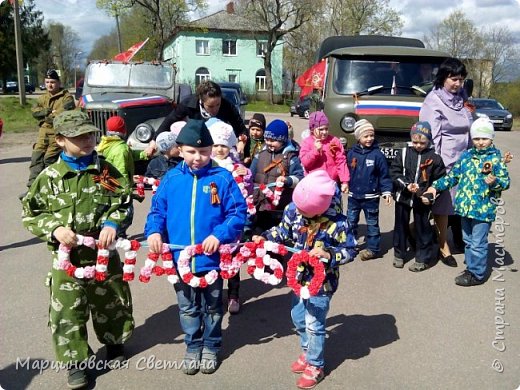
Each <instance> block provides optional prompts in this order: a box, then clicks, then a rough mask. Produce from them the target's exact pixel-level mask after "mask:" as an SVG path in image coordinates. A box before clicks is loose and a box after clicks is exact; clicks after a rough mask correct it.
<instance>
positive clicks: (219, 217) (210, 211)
mask: <svg viewBox="0 0 520 390" xmlns="http://www.w3.org/2000/svg"><path fill="white" fill-rule="evenodd" d="M177 144H178V145H179V148H180V150H181V155H182V157H183V158H184V161H183V162H181V163H180V164H178V165H177V166H176V167H175V168H174V169H171V170H169V171H168V172H167V173H166V175H165V176H164V178H163V180H162V181H161V185H160V186H159V187H158V189H157V193H156V194H155V196H154V197H153V199H152V205H151V209H150V212H149V214H148V217H147V220H146V226H145V236H146V237H147V239H148V244H149V246H150V250H151V251H152V252H155V253H160V252H161V247H162V243H163V238H166V237H168V239H169V242H170V243H171V244H177V245H186V246H189V245H195V244H199V243H202V248H203V249H204V254H203V255H200V256H194V257H192V258H191V260H190V262H191V264H190V269H191V271H192V272H193V274H194V275H195V276H202V275H204V274H206V273H208V272H210V271H212V270H218V269H219V263H220V256H219V253H218V248H219V246H220V244H226V243H231V242H233V241H236V240H238V238H239V237H240V234H241V233H242V230H243V229H244V225H245V221H246V216H247V206H246V202H245V200H244V197H243V196H242V194H241V193H240V189H239V188H238V185H237V184H236V182H235V180H234V179H233V176H232V175H231V173H230V172H229V171H227V170H226V169H225V168H221V167H219V166H218V165H217V164H216V163H213V162H212V160H211V152H212V145H213V140H212V138H211V135H210V133H209V130H208V128H207V127H206V125H205V123H204V121H202V120H196V119H190V120H189V121H188V122H187V123H186V125H185V126H184V127H183V128H182V130H181V132H180V133H179V136H178V137H177ZM179 253H180V251H179V250H177V251H173V255H174V261H175V263H176V264H177V262H178V260H179ZM222 285H223V281H222V279H221V278H218V279H217V280H216V281H215V282H214V283H213V284H209V285H208V286H207V287H205V288H203V287H196V288H195V287H191V286H190V285H189V284H186V283H184V282H183V281H182V279H181V280H180V281H179V283H177V284H175V291H176V293H177V302H178V305H179V314H180V323H181V327H182V329H183V331H184V333H185V334H186V336H185V343H186V354H185V356H184V360H183V372H184V373H185V374H188V375H194V374H196V373H197V372H198V371H199V369H200V371H201V372H202V373H204V374H212V373H214V372H215V371H216V370H217V367H218V360H217V357H218V356H217V355H218V352H219V350H220V348H221V342H222V315H223V305H222Z"/></svg>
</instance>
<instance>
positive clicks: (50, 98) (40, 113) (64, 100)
mask: <svg viewBox="0 0 520 390" xmlns="http://www.w3.org/2000/svg"><path fill="white" fill-rule="evenodd" d="M75 108H76V102H75V101H74V96H72V95H71V94H70V93H69V91H67V90H66V89H62V90H61V91H59V92H58V93H57V94H56V95H51V94H50V93H49V91H46V92H45V93H44V94H43V95H41V96H40V97H38V99H37V100H36V103H35V104H34V105H33V107H32V109H31V111H32V115H33V117H34V118H36V119H37V120H38V126H40V127H47V128H50V129H52V122H53V121H54V118H55V117H56V116H57V115H58V114H60V113H62V112H63V111H65V110H74V109H75ZM53 111H55V112H54V113H53Z"/></svg>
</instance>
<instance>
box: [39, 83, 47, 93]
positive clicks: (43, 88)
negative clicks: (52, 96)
mask: <svg viewBox="0 0 520 390" xmlns="http://www.w3.org/2000/svg"><path fill="white" fill-rule="evenodd" d="M46 89H47V88H45V83H41V84H40V91H45V90H46Z"/></svg>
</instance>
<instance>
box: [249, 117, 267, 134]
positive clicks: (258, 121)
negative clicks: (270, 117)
mask: <svg viewBox="0 0 520 390" xmlns="http://www.w3.org/2000/svg"><path fill="white" fill-rule="evenodd" d="M251 127H258V128H259V129H262V131H264V130H265V116H264V114H260V113H256V114H253V117H252V118H251V119H249V128H251Z"/></svg>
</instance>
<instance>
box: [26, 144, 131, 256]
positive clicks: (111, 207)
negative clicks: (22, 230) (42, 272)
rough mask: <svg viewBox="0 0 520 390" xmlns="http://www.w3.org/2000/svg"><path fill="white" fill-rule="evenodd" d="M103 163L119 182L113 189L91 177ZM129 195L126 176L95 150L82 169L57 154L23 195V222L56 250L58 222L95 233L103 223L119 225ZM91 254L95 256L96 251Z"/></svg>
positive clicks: (124, 212) (74, 228) (61, 224)
mask: <svg viewBox="0 0 520 390" xmlns="http://www.w3.org/2000/svg"><path fill="white" fill-rule="evenodd" d="M105 167H106V168H107V169H108V173H109V175H110V177H112V178H114V179H116V180H117V181H118V182H119V183H120V184H121V185H120V186H118V187H117V188H116V189H115V191H110V190H108V189H106V188H104V187H103V186H102V185H101V184H100V183H99V182H96V181H95V180H94V179H95V177H96V176H99V175H100V174H101V173H102V171H103V170H104V169H105ZM129 195H130V191H129V189H128V185H127V182H126V179H125V178H124V177H123V176H122V175H121V174H120V173H119V172H118V171H117V169H115V168H114V167H113V166H112V165H111V164H110V163H107V162H106V161H104V159H103V158H99V157H98V156H97V154H96V155H95V156H94V162H93V163H92V164H90V165H89V166H88V167H87V168H86V169H85V170H82V171H75V170H73V169H71V168H70V167H69V165H68V164H67V163H65V162H64V161H63V160H62V159H61V157H60V159H59V160H58V161H57V162H56V163H54V164H52V165H50V166H48V167H47V168H46V169H45V170H43V171H42V173H40V175H39V176H38V177H37V178H36V180H35V181H34V183H33V184H32V186H31V188H30V189H29V192H28V194H27V195H26V196H25V197H24V198H23V200H22V207H23V210H22V222H23V225H24V226H25V227H26V228H27V229H28V230H29V231H30V232H31V233H32V234H34V235H35V236H37V237H38V238H40V239H41V240H43V241H47V244H48V247H49V249H50V250H51V251H53V250H54V251H55V250H57V248H58V246H59V243H58V241H57V240H56V239H55V238H54V237H53V235H52V233H53V232H54V230H56V228H58V227H60V226H66V227H70V228H71V229H72V230H73V231H74V232H75V233H77V234H81V235H95V234H97V233H99V232H100V231H101V229H102V228H103V226H104V224H107V225H109V226H115V227H118V226H120V225H121V222H123V221H124V220H125V218H126V217H127V215H128V208H129V206H130V204H131V203H130V196H129ZM92 254H93V255H94V260H95V252H94V251H92Z"/></svg>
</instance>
